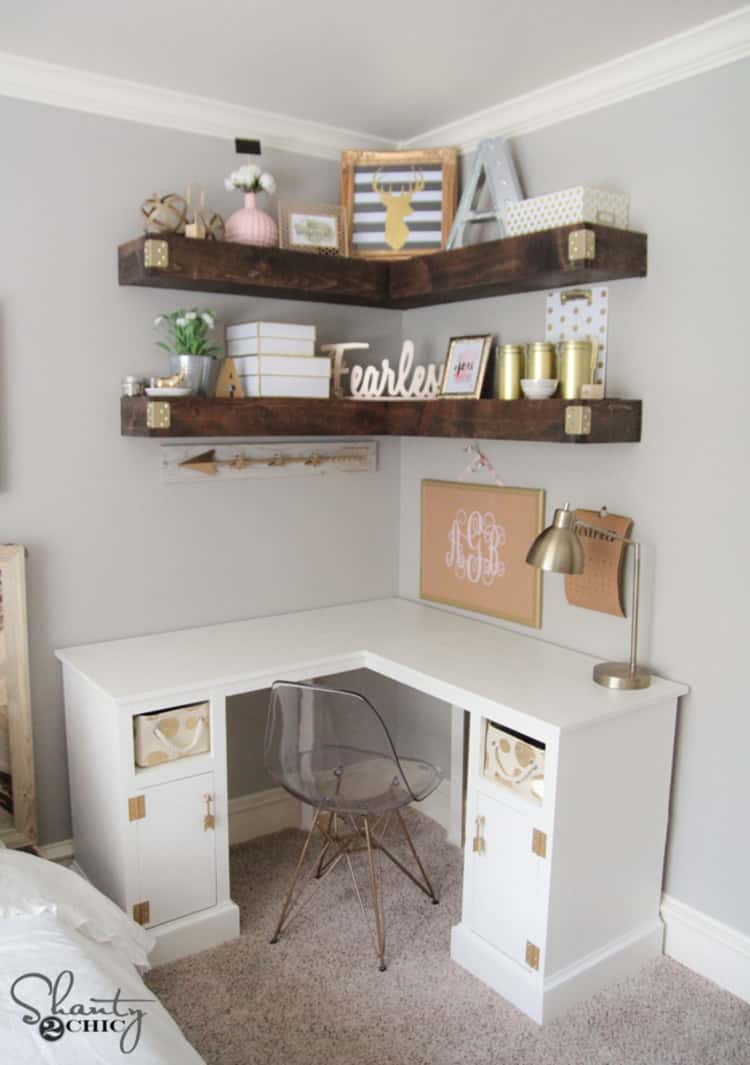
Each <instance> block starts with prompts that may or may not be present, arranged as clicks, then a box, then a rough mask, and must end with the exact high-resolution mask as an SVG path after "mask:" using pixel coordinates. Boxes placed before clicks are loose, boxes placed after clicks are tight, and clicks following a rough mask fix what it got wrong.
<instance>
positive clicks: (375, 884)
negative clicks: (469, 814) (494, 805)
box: [264, 681, 443, 970]
mask: <svg viewBox="0 0 750 1065" xmlns="http://www.w3.org/2000/svg"><path fill="white" fill-rule="evenodd" d="M264 759H265V764H266V768H267V770H268V772H269V774H270V775H271V777H273V779H274V780H275V781H276V782H277V783H278V784H280V785H281V786H282V787H283V788H285V789H286V790H287V791H288V792H290V793H291V794H292V795H294V796H295V797H296V798H298V799H301V800H302V802H304V803H308V804H309V805H310V806H312V807H313V810H314V814H313V819H312V826H311V827H310V831H309V832H308V834H307V837H306V839H305V842H304V844H303V846H302V850H301V853H300V855H299V859H298V861H297V865H296V867H295V870H294V873H293V875H292V880H291V883H290V885H289V888H288V890H287V893H286V897H285V899H284V903H283V906H282V908H281V915H280V917H279V920H278V923H277V925H276V930H275V932H274V934H273V937H272V939H271V942H272V943H276V942H278V939H279V937H280V936H281V934H282V932H283V931H284V930H285V929H286V928H287V926H288V924H289V921H290V919H291V917H292V914H293V912H295V907H296V905H297V904H295V906H293V905H292V903H293V897H294V889H295V886H296V884H297V881H298V878H299V875H300V872H301V870H302V866H303V864H304V861H305V857H306V855H307V852H308V849H309V846H310V843H311V841H312V839H313V837H314V836H315V834H316V832H317V833H319V834H320V836H321V837H322V848H321V851H320V854H319V855H318V858H317V860H316V862H315V866H314V878H315V879H316V880H317V881H320V880H322V879H323V878H324V877H325V876H327V875H328V874H329V873H330V872H331V871H332V870H333V869H334V868H335V867H336V866H337V865H338V864H339V863H340V862H342V861H346V863H347V865H348V866H349V871H350V873H351V875H352V879H353V880H354V887H355V891H356V894H357V898H358V900H359V904H360V907H361V908H362V912H363V914H365V917H366V912H365V907H364V903H363V901H362V896H361V894H360V891H359V886H358V884H357V880H356V877H355V874H354V868H353V865H352V861H351V855H352V854H353V853H354V852H356V851H366V852H367V866H368V872H369V880H370V890H371V893H372V908H373V911H374V917H375V946H376V951H377V955H378V960H379V963H380V969H381V970H384V969H385V968H386V964H385V922H384V917H383V901H382V889H381V883H380V876H379V871H378V855H379V854H380V853H382V854H384V855H385V856H386V857H387V858H389V859H390V861H391V862H393V864H394V865H395V866H396V867H397V868H398V869H399V870H400V871H401V872H402V873H404V874H405V875H406V876H407V877H408V878H409V879H410V880H411V881H412V882H413V883H414V884H416V886H417V887H418V888H419V889H420V890H421V891H423V892H424V893H425V895H427V897H428V898H430V899H431V900H432V902H433V904H436V903H437V901H438V899H437V896H436V895H435V892H434V891H433V888H432V884H431V883H430V880H429V878H428V876H427V873H426V872H425V868H424V866H423V864H422V862H421V860H420V858H419V855H418V854H417V851H416V848H415V846H414V843H413V841H412V838H411V836H410V834H409V830H408V829H407V827H406V823H405V821H404V818H403V814H402V812H401V811H402V809H403V807H404V806H407V805H408V804H409V803H412V802H421V801H422V800H423V799H426V798H427V796H428V795H430V794H431V793H432V792H433V791H434V790H435V788H436V787H437V786H438V784H439V783H440V781H441V780H442V779H443V774H442V773H441V771H440V770H439V769H438V768H437V767H436V766H433V765H430V764H429V762H423V761H420V760H418V759H414V758H399V756H398V754H397V753H396V748H395V747H394V745H393V741H392V739H391V736H390V734H389V732H388V728H387V727H386V724H385V721H384V720H383V718H382V717H381V716H380V714H379V713H378V711H377V710H376V709H375V707H374V706H373V705H372V703H371V702H370V701H369V700H368V699H366V698H365V696H364V695H360V694H359V693H358V692H353V691H341V690H338V689H335V688H326V687H321V686H319V685H315V684H293V683H290V682H288V681H277V682H276V683H275V684H274V685H273V687H272V689H271V702H270V706H269V711H268V720H267V723H266V738H265V750H264ZM393 819H395V821H396V823H397V824H398V826H399V827H400V829H401V831H402V832H403V835H404V837H405V839H406V842H407V844H408V848H409V851H410V852H411V855H412V857H413V858H414V862H415V863H416V867H417V870H418V872H419V876H417V875H415V873H413V872H411V871H410V870H409V869H407V867H406V866H405V865H404V864H403V862H401V861H400V860H399V859H398V858H397V857H396V856H395V855H394V854H393V853H392V852H391V851H390V850H389V849H388V847H386V846H385V843H384V841H383V840H384V836H385V833H386V831H387V829H388V827H389V824H390V822H391V821H392V820H393ZM297 902H299V900H297Z"/></svg>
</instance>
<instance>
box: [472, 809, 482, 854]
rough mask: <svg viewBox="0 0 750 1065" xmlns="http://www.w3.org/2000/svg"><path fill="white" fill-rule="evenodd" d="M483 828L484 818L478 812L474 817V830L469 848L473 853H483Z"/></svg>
mask: <svg viewBox="0 0 750 1065" xmlns="http://www.w3.org/2000/svg"><path fill="white" fill-rule="evenodd" d="M483 828H484V818H483V817H482V815H481V814H480V815H479V816H478V817H477V819H476V828H475V830H474V839H473V840H472V841H471V849H472V851H473V852H474V854H484V836H483V835H482V829H483Z"/></svg>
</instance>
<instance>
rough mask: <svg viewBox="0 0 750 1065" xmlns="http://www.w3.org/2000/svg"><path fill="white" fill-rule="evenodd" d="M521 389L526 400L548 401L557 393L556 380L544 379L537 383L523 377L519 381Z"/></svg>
mask: <svg viewBox="0 0 750 1065" xmlns="http://www.w3.org/2000/svg"><path fill="white" fill-rule="evenodd" d="M521 388H522V389H523V394H524V395H525V396H526V398H527V399H549V397H550V396H554V394H555V392H556V391H557V378H556V377H555V378H552V377H544V378H542V379H541V380H539V381H535V380H533V379H531V378H529V377H525V378H524V379H523V381H521Z"/></svg>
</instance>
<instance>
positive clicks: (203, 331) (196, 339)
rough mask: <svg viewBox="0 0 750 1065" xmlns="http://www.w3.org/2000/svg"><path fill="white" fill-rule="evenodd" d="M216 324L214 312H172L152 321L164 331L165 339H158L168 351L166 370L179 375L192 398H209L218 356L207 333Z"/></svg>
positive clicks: (219, 349)
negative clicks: (197, 396) (196, 396)
mask: <svg viewBox="0 0 750 1065" xmlns="http://www.w3.org/2000/svg"><path fill="white" fill-rule="evenodd" d="M215 325H216V314H215V312H214V311H199V310H198V309H197V307H194V308H193V309H192V310H190V311H172V313H171V314H160V315H159V317H158V318H155V319H154V326H155V327H156V328H157V329H162V330H164V331H165V332H166V335H167V338H168V339H167V340H157V344H158V346H159V347H160V348H163V349H164V351H168V352H169V369H170V372H171V373H172V374H174V375H179V383H180V384H181V385H184V387H185V388H189V389H190V391H191V392H192V393H193V394H194V395H200V396H212V395H213V392H214V386H215V383H216V376H217V373H218V366H219V361H218V358H217V356H218V353H219V352H220V351H221V348H220V347H219V346H218V345H217V344H212V343H211V342H210V338H209V336H208V334H209V333H210V332H211V330H212V329H213V328H214V327H215Z"/></svg>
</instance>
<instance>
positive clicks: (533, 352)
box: [526, 340, 557, 381]
mask: <svg viewBox="0 0 750 1065" xmlns="http://www.w3.org/2000/svg"><path fill="white" fill-rule="evenodd" d="M526 377H527V378H529V380H532V381H551V380H553V379H554V378H556V377H557V356H556V354H555V345H554V344H548V343H547V342H546V341H544V340H537V341H535V342H534V343H533V344H529V346H528V347H527V349H526Z"/></svg>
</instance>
